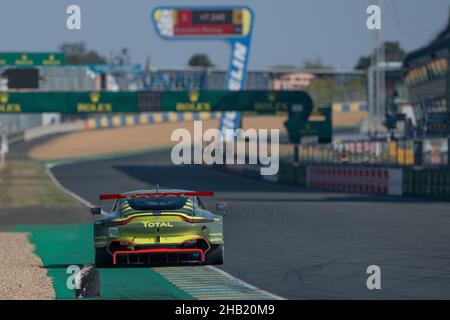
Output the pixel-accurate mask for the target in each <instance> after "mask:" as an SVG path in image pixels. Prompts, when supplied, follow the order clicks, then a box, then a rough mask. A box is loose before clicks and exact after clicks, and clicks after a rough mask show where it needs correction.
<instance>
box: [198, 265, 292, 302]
mask: <svg viewBox="0 0 450 320" xmlns="http://www.w3.org/2000/svg"><path fill="white" fill-rule="evenodd" d="M206 267H207V268H210V269H211V270H214V271H216V272H219V273H220V274H222V275H224V276H225V277H227V278H229V279H231V280H234V281H236V282H237V283H239V284H241V285H243V286H244V287H247V288H249V289H252V290H254V291H256V292H259V293H261V294H265V295H267V296H269V297H271V298H272V299H274V300H286V299H285V298H283V297H280V296H278V295H276V294H273V293H270V292H268V291H265V290H261V289H259V288H258V287H255V286H254V285H251V284H250V283H247V282H245V281H243V280H241V279H239V278H236V277H235V276H232V275H231V274H229V273H228V272H225V271H223V270H222V269H219V268H216V267H214V266H206Z"/></svg>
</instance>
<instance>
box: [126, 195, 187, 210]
mask: <svg viewBox="0 0 450 320" xmlns="http://www.w3.org/2000/svg"><path fill="white" fill-rule="evenodd" d="M187 199H188V198H187V197H138V198H130V199H127V202H128V204H129V205H130V207H131V208H132V209H133V210H177V209H181V208H183V207H184V205H185V204H186V201H187Z"/></svg>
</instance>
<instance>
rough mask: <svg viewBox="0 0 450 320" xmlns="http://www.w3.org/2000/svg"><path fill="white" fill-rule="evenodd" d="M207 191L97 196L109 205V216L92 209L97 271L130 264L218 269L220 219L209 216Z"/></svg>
mask: <svg viewBox="0 0 450 320" xmlns="http://www.w3.org/2000/svg"><path fill="white" fill-rule="evenodd" d="M202 196H213V193H212V192H193V191H186V190H174V189H169V190H167V189H166V190H159V189H156V190H139V191H132V192H127V193H122V194H106V195H100V201H101V200H114V205H113V207H112V211H111V213H108V214H102V210H101V207H100V206H99V207H92V208H91V213H92V214H93V216H94V217H97V218H95V219H94V247H95V264H96V266H97V267H109V266H116V265H124V264H125V265H132V264H166V263H169V264H176V263H190V262H195V263H202V264H223V257H224V240H223V214H224V213H225V210H226V208H227V204H226V203H217V210H218V211H219V213H220V214H213V213H211V212H210V211H208V210H207V209H206V207H205V205H204V203H203V201H202V200H201V198H200V197H202Z"/></svg>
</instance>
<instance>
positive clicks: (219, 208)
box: [216, 202, 228, 215]
mask: <svg viewBox="0 0 450 320" xmlns="http://www.w3.org/2000/svg"><path fill="white" fill-rule="evenodd" d="M216 209H217V211H219V213H220V214H222V215H224V214H225V213H226V212H227V210H228V203H226V202H217V203H216Z"/></svg>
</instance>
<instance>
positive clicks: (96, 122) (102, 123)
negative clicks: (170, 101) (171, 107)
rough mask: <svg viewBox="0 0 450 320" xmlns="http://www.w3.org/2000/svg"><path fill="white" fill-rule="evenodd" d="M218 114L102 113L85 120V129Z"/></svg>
mask: <svg viewBox="0 0 450 320" xmlns="http://www.w3.org/2000/svg"><path fill="white" fill-rule="evenodd" d="M220 114H221V113H220V112H179V113H177V112H152V113H137V114H123V115H103V116H99V117H96V118H92V119H88V120H86V123H85V129H86V130H91V129H100V128H114V127H127V126H138V125H148V124H155V123H167V122H187V121H195V120H213V119H219V118H220Z"/></svg>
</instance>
